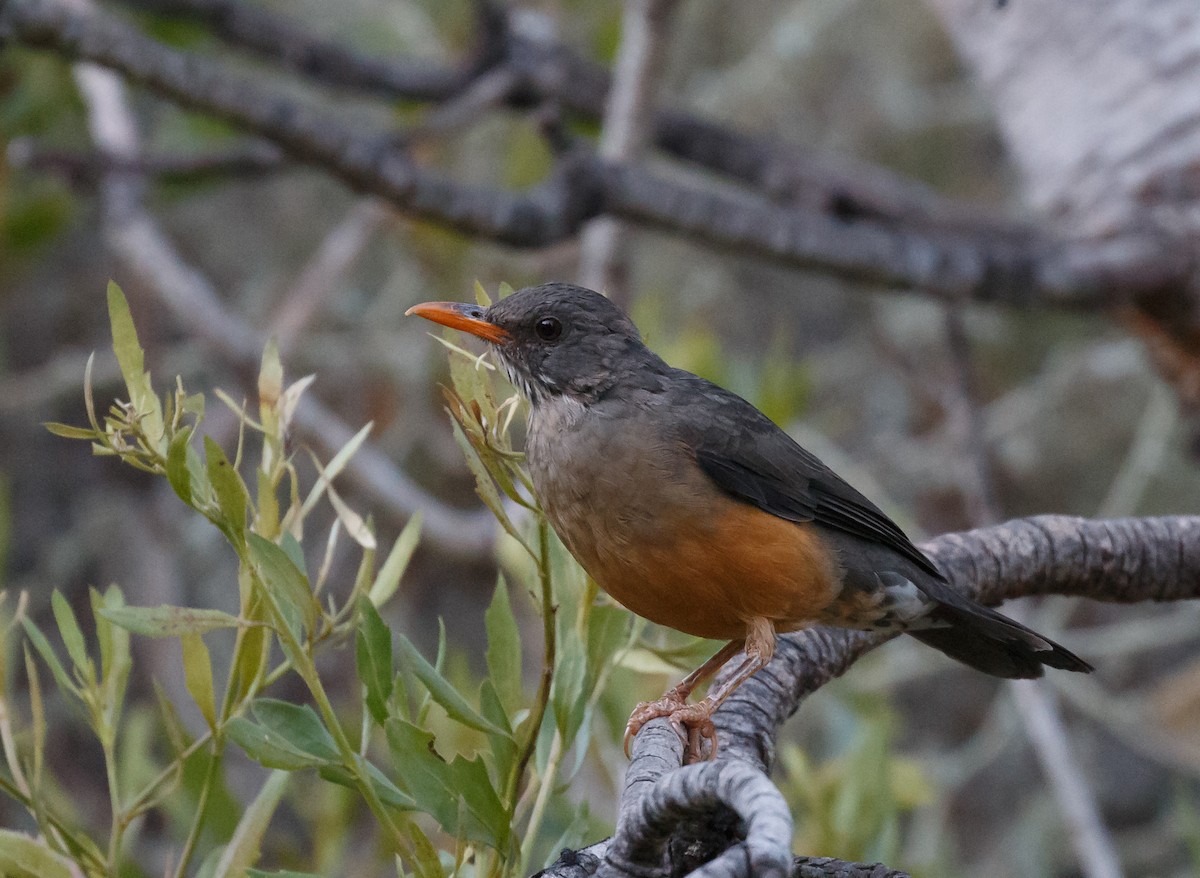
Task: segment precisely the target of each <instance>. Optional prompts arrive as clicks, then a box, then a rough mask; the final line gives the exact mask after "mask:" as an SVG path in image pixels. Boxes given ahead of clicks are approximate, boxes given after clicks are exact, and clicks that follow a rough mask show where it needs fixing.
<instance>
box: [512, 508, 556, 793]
mask: <svg viewBox="0 0 1200 878" xmlns="http://www.w3.org/2000/svg"><path fill="white" fill-rule="evenodd" d="M537 566H538V583H539V585H540V586H541V591H542V640H543V643H544V647H543V649H544V652H543V656H542V682H541V685H539V686H538V694H537V699H536V700H535V701H534V704H533V712H532V713H531V714H530V717H529V735H528V737H527V738H526V739H525V744H524V746H523V747H522V750H521V756H520V758H519V759H518V760H517V762H516V765H515V766H513V770H512V773H511V774H510V775H509V778H508V783H507V784H506V788H505V791H504V792H505V801H506V802H507V803H508V804H509V808H510V812H509V813H513V812H512V810H511V809H515V807H516V804H515V803H516V801H517V794H518V791H519V789H520V786H521V779H522V778H523V777H524V776H525V769H526V768H527V767H528V766H529V760H530V759H532V758H533V754H534V752H535V751H536V750H537V739H538V733H539V732H540V731H541V728H542V720H543V719H544V718H545V716H546V708H547V706H548V705H549V704H550V685H551V683H553V682H554V662H555V657H556V656H557V653H558V644H557V634H556V632H555V628H554V616H555V609H556V608H555V606H554V583H553V582H552V581H551V577H550V526H549V525H548V524H547V523H546V518H545V516H541V515H539V516H538V559H537Z"/></svg>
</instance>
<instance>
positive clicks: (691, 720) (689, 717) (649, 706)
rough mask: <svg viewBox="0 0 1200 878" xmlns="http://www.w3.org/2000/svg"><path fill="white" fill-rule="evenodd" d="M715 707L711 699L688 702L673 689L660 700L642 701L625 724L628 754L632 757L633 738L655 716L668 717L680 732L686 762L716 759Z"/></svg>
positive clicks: (689, 763) (672, 725)
mask: <svg viewBox="0 0 1200 878" xmlns="http://www.w3.org/2000/svg"><path fill="white" fill-rule="evenodd" d="M716 709H717V704H716V703H715V702H714V701H712V700H711V699H709V698H705V699H704V700H703V701H700V702H698V703H696V704H688V703H687V702H686V701H685V700H684V698H683V697H682V696H681V695H679V693H677V692H675V691H674V690H672V691H671V692H668V693H667V694H666V695H664V696H663V697H662V698H660V699H658V700H657V701H645V702H643V703H641V704H639V705H638V706H637V707H636V708H634V711H633V713H632V714H630V716H629V723H628V724H627V725H626V726H625V756H626V757H628V756H629V751H630V748H631V747H632V746H633V739H634V737H635V736H636V735H637V733H638V732H639V731H641V728H642V726H644V725H645V724H646V723H648V722H650V720H652V719H658V718H659V717H666V718H667V720H668V721H669V722H670V723H671V728H673V729H674V730H675V734H677V735H679V740H681V741H683V747H684V750H683V762H684V764H685V765H691V764H692V763H693V762H703V761H704V760H706V759H712V758H714V757H715V756H716V755H717V728H716V726H714V725H713V721H712V715H713V712H714V711H715V710H716ZM705 742H707V747H706V746H705Z"/></svg>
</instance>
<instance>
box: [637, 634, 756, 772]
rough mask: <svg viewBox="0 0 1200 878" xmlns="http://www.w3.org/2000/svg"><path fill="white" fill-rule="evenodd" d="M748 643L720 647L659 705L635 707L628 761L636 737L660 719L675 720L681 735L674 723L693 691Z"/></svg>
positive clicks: (658, 702)
mask: <svg viewBox="0 0 1200 878" xmlns="http://www.w3.org/2000/svg"><path fill="white" fill-rule="evenodd" d="M745 642H746V641H745V640H731V641H729V643H727V644H725V645H724V646H723V647H721V649H720V650H719V651H718V652H717V654H716V655H714V656H713V657H712V658H710V659H709V660H708V661H706V662H705V663H704V664H702V665H701V666H700V667H698V668H696V670H694V671H692V672H691V673H690V674H688V675H687V676H686V677H684V678H683V679H682V680H680V681H679V682H678V683H676V684H675V685H674V686H672V687H671V688H670V689H668V690H667V691H666V692H665V693H664V694H663V697H662V698H659V699H658V700H657V701H643V702H642V703H641V704H639V705H638V706H637V707H635V708H634V709H633V713H631V714H630V715H629V722H628V723H627V724H626V726H625V756H626V758H628V757H629V750H630V747H632V746H633V738H634V736H635V735H636V734H637V733H638V732H639V731H641V728H642V726H644V725H645V724H646V723H648V722H650V720H652V719H658V718H659V717H660V716H666V717H672V722H671V724H672V725H673V726H675V730H676V731H677V732H678V731H680V729H681V727H680V726H679V725H677V724H676V723H675V721H674V719H673V717H674V715H675V714H676V713H678V712H679V711H680V710H682V709H683V708H685V707H687V700H688V697H689V696H690V695H691V694H692V690H694V689H695V688H696V687H697V686H699V685H700V684H701V683H703V682H704V681H705V680H707V679H708V678H709V677H711V676H712V675H713V674H715V673H716V672H717V671H718V670H720V669H721V666H722V665H724V664H725V663H726V662H727V661H729V660H730V659H731V658H733V657H734V656H735V655H737V654H738V652H739V651H740V650H741V648H742V645H743V644H744V643H745ZM680 737H682V738H683V739H684V741H685V742H686V741H687V736H686V735H683V734H682V733H681V734H680Z"/></svg>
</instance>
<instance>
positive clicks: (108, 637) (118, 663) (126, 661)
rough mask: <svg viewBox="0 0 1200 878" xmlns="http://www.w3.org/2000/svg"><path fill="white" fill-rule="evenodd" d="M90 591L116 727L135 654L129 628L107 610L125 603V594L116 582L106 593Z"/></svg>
mask: <svg viewBox="0 0 1200 878" xmlns="http://www.w3.org/2000/svg"><path fill="white" fill-rule="evenodd" d="M90 594H91V599H92V615H93V617H94V618H95V620H96V640H97V641H98V642H99V644H100V672H101V679H102V683H103V687H104V697H105V702H106V707H107V709H108V712H109V722H110V724H111V725H112V726H113V727H114V728H115V727H116V723H117V717H118V716H119V713H120V710H121V705H122V704H123V702H124V699H125V688H126V686H127V685H128V683H129V672H130V671H131V670H132V669H133V658H132V656H131V655H130V653H129V632H128V631H126V630H125V629H123V628H120V627H118V626H116V625H114V624H113V623H112V622H110V621H109V620H108V619H106V618H105V617H104V610H106V609H109V608H111V609H120V608H122V607H124V606H125V595H123V594H122V593H121V589H119V588H117V587H116V586H115V585H110V586H109V587H108V589H107V590H106V591H105V592H104V594H103V595H101V594H100V592H98V591H96V589H94V588H93V589H91V592H90Z"/></svg>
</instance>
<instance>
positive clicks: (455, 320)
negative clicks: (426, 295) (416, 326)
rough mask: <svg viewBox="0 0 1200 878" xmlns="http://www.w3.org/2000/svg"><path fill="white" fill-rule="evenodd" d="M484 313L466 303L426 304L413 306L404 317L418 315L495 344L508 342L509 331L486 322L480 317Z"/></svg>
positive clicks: (477, 307) (479, 308) (480, 309)
mask: <svg viewBox="0 0 1200 878" xmlns="http://www.w3.org/2000/svg"><path fill="white" fill-rule="evenodd" d="M482 313H483V309H482V308H481V307H479V306H478V305H469V304H467V303H466V302H425V303H424V304H422V305H413V306H412V307H411V308H409V309H408V310H407V311H405V312H404V316H405V317H408V316H409V315H410V314H416V315H417V316H418V317H424V318H425V319H426V320H432V321H433V322H434V323H440V324H442V325H443V326H449V327H450V328H451V329H461V330H462V331H463V332H469V333H471V335H477V336H479V337H480V338H482V339H483V340H484V341H490V342H492V343H493V344H500V343H501V342H505V341H508V339H509V338H510V336H509V334H508V331H507V330H504V329H501V328H500V327H499V326H497V325H496V324H494V323H489V322H488V321H486V320H484V319H483V318H482V317H481V316H480V315H481V314H482Z"/></svg>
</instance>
